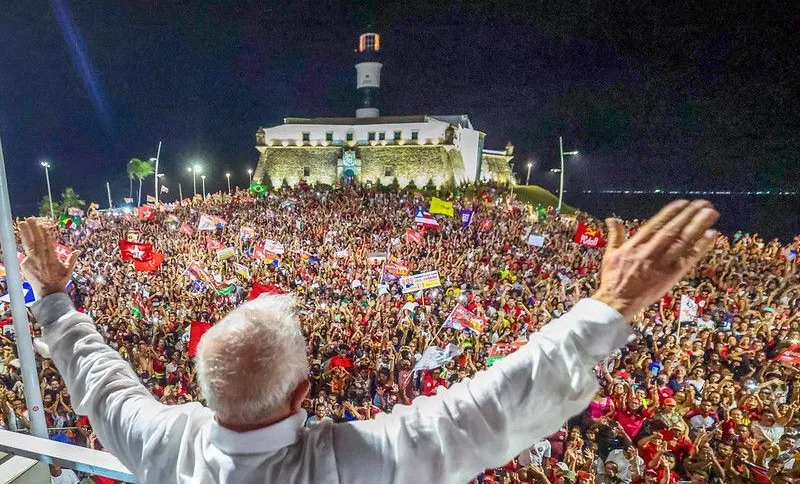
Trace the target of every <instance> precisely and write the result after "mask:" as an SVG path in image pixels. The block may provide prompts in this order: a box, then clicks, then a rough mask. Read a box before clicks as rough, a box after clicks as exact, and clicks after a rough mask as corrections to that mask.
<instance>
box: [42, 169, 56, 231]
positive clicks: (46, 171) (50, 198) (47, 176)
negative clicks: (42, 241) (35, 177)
mask: <svg viewBox="0 0 800 484" xmlns="http://www.w3.org/2000/svg"><path fill="white" fill-rule="evenodd" d="M41 165H42V166H43V167H44V177H45V179H46V180H47V200H48V201H49V202H50V217H51V218H53V219H55V218H56V214H55V212H54V211H53V192H51V191H50V163H49V162H47V161H42V162H41Z"/></svg>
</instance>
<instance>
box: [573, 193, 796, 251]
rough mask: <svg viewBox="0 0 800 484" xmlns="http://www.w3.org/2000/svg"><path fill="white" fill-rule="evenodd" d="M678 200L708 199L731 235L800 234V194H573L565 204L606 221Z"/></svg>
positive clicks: (723, 229) (784, 238) (638, 214)
mask: <svg viewBox="0 0 800 484" xmlns="http://www.w3.org/2000/svg"><path fill="white" fill-rule="evenodd" d="M677 198H688V199H691V198H705V199H707V200H709V201H710V202H711V203H713V204H714V206H715V207H716V208H717V210H718V211H719V213H720V219H719V221H718V222H717V229H718V230H720V231H721V232H723V233H725V234H728V235H731V234H733V233H735V232H736V231H737V230H741V231H743V232H750V233H758V234H760V235H761V236H762V237H763V238H765V239H773V238H778V239H780V240H782V241H783V242H787V241H789V240H791V239H792V238H793V237H794V236H795V235H798V234H800V195H774V194H773V195H739V194H737V195H685V196H682V195H668V194H653V193H645V194H632V193H631V194H617V193H597V192H592V193H572V194H570V196H569V197H567V196H566V194H565V200H564V201H565V203H568V204H570V205H572V206H574V207H576V208H579V209H581V210H584V211H586V212H589V213H591V214H592V215H594V216H595V217H599V218H605V217H609V216H611V215H617V216H619V217H622V218H624V219H636V218H647V217H650V216H652V215H653V214H655V213H656V212H657V211H658V210H659V209H660V208H661V207H663V206H664V205H666V204H667V203H669V202H670V201H672V200H675V199H677Z"/></svg>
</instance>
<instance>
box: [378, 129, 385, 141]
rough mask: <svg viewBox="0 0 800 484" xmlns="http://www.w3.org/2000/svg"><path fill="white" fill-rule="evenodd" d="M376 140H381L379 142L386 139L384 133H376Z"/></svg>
mask: <svg viewBox="0 0 800 484" xmlns="http://www.w3.org/2000/svg"><path fill="white" fill-rule="evenodd" d="M378 139H379V140H381V141H383V140H385V139H386V133H385V132H383V131H381V132H380V133H378Z"/></svg>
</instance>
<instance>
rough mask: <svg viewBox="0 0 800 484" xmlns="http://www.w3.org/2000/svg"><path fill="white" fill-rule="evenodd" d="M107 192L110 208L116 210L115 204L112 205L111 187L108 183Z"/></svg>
mask: <svg viewBox="0 0 800 484" xmlns="http://www.w3.org/2000/svg"><path fill="white" fill-rule="evenodd" d="M106 192H107V193H108V208H114V204H113V203H111V185H110V184H109V183H108V182H106Z"/></svg>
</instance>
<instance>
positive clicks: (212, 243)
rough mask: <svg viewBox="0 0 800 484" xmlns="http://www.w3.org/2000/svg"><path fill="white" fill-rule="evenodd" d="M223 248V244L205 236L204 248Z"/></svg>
mask: <svg viewBox="0 0 800 484" xmlns="http://www.w3.org/2000/svg"><path fill="white" fill-rule="evenodd" d="M223 248H225V244H223V243H222V242H220V241H219V240H217V239H215V238H213V237H206V249H208V250H219V249H223Z"/></svg>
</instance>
